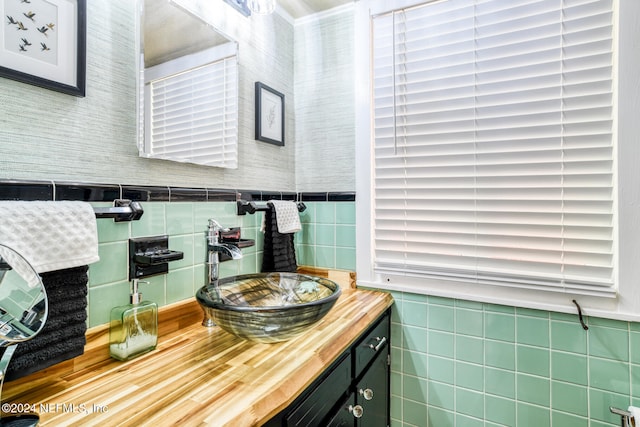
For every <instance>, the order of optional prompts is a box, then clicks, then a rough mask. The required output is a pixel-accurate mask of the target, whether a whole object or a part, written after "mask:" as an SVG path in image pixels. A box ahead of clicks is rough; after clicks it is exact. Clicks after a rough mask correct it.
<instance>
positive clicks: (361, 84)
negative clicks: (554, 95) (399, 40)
mask: <svg viewBox="0 0 640 427" xmlns="http://www.w3.org/2000/svg"><path fill="white" fill-rule="evenodd" d="M379 3H380V2H375V1H373V0H363V1H361V2H358V3H357V4H356V10H355V34H356V40H355V43H356V47H355V50H354V51H355V52H356V57H355V73H356V76H357V78H356V79H355V81H356V191H357V193H358V198H357V200H356V210H357V215H358V222H357V224H356V243H357V248H358V250H357V253H356V265H357V273H358V283H359V285H360V286H367V287H375V288H382V289H388V290H392V291H401V292H412V293H418V294H428V295H437V296H443V297H449V298H460V299H466V300H474V301H480V302H488V303H496V304H505V305H511V306H520V307H527V308H534V309H543V310H549V311H558V312H567V313H575V311H576V307H575V305H574V304H573V302H572V300H573V299H577V300H578V301H579V303H580V305H581V306H582V307H583V308H584V309H585V313H586V314H587V315H594V316H599V317H608V318H615V319H621V320H640V310H637V309H636V308H637V307H640V286H638V283H637V281H638V278H639V277H640V263H639V262H638V261H637V260H635V259H634V254H640V239H638V237H640V221H638V219H637V216H638V214H636V213H635V212H637V211H638V207H639V206H640V168H638V167H637V165H636V164H635V162H634V159H639V158H640V148H639V146H640V136H639V135H640V132H639V131H640V129H638V127H639V126H638V125H637V122H638V121H637V118H636V117H635V116H636V113H635V112H636V111H640V106H639V105H640V77H639V76H638V73H637V70H638V69H640V59H638V58H636V55H635V52H636V51H637V46H636V45H635V40H639V39H640V29H639V28H638V26H637V25H636V22H637V19H638V18H640V2H621V1H619V0H614V9H615V12H616V17H617V19H616V21H617V23H616V25H615V27H614V28H615V29H616V30H617V31H616V34H615V35H614V46H615V48H614V51H615V52H614V63H617V67H616V72H615V74H614V85H616V90H615V91H614V92H615V93H618V94H625V96H624V97H620V99H616V100H615V101H616V103H617V110H616V111H615V113H614V119H615V123H614V141H616V142H615V144H614V145H615V147H614V153H615V158H616V162H617V165H616V166H617V167H616V169H615V172H616V173H615V177H614V181H615V182H614V186H615V191H616V196H617V211H616V212H615V214H616V217H617V218H616V228H617V230H618V236H617V238H616V244H617V246H616V248H615V261H614V266H615V278H614V279H615V282H616V283H617V284H618V295H617V297H616V298H603V297H591V296H584V295H573V296H572V295H571V294H558V293H554V292H540V291H532V290H527V289H519V288H512V287H504V286H491V285H475V284H469V283H463V282H454V281H448V280H436V279H424V278H419V277H412V276H411V275H408V274H404V275H403V274H378V273H376V272H375V271H374V262H373V260H374V255H373V252H374V241H373V237H374V236H373V230H374V220H373V199H372V196H373V191H372V185H373V179H372V177H373V153H372V147H373V145H372V143H371V137H372V125H371V112H370V109H371V107H370V105H371V93H372V82H371V79H370V63H371V47H370V36H371V28H370V16H371V15H375V14H379V13H384V12H388V11H390V10H394V9H398V8H403V7H409V6H412V5H415V4H420V3H423V2H420V1H416V0H395V1H390V2H384V3H385V4H384V5H382V4H379ZM631 3H635V4H631ZM634 236H635V238H634Z"/></svg>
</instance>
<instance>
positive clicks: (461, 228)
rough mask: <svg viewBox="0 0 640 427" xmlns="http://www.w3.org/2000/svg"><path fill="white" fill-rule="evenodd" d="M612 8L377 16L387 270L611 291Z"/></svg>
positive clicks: (500, 8)
mask: <svg viewBox="0 0 640 427" xmlns="http://www.w3.org/2000/svg"><path fill="white" fill-rule="evenodd" d="M612 8H613V4H612V0H597V1H596V0H564V1H563V0H540V1H532V0H476V1H474V0H449V1H440V2H431V3H425V4H423V5H420V6H416V7H412V8H409V9H405V10H397V11H394V12H392V13H387V14H383V15H379V16H375V17H372V43H373V64H372V66H373V98H374V106H373V135H374V145H375V147H374V183H373V199H374V200H373V202H374V204H375V211H374V215H375V216H374V222H375V238H374V242H375V251H374V257H375V270H376V271H377V272H379V273H389V274H405V275H415V276H418V277H429V278H442V279H453V280H462V281H472V282H475V283H486V284H493V285H505V286H520V287H526V288H532V289H548V290H553V291H565V292H571V293H585V294H594V295H611V294H613V293H615V288H616V286H615V283H614V267H615V257H614V252H613V248H614V224H615V221H614V202H615V201H614V188H613V185H614V164H613V159H614V146H613V128H614V127H613V109H614V105H613V99H614V96H613V82H612V78H613V11H612Z"/></svg>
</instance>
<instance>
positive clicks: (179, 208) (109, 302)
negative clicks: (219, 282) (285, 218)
mask: <svg viewBox="0 0 640 427" xmlns="http://www.w3.org/2000/svg"><path fill="white" fill-rule="evenodd" d="M94 205H95V206H110V204H105V203H94ZM143 208H144V215H143V216H142V218H141V219H140V220H138V221H132V222H114V221H113V220H110V219H101V220H99V221H98V240H99V254H100V261H99V262H97V263H95V264H92V265H90V266H89V297H88V299H89V324H88V326H89V327H92V326H97V325H101V324H103V323H107V322H108V321H109V313H110V310H111V308H113V307H116V306H118V305H122V304H127V303H128V302H129V281H128V271H129V270H128V268H129V267H128V239H129V238H131V237H144V236H157V235H164V234H166V235H168V236H169V248H170V249H172V250H177V251H182V252H184V259H182V260H180V261H174V262H171V263H169V273H168V274H164V275H159V276H153V277H148V278H145V279H144V280H145V281H146V282H148V283H141V284H140V290H141V292H142V295H143V298H144V299H146V300H150V301H153V302H155V303H157V304H158V305H160V306H163V305H167V304H171V303H174V302H177V301H181V300H184V299H187V298H191V297H193V296H194V295H195V292H196V290H197V289H198V288H199V287H201V286H202V285H203V284H204V282H205V265H204V262H205V259H206V244H205V230H206V228H207V221H208V219H209V218H215V219H216V220H217V221H218V222H220V223H221V224H222V225H224V226H225V227H242V234H243V237H244V238H250V239H254V240H256V241H257V242H256V245H255V246H253V247H249V248H245V249H243V258H242V259H240V260H237V261H230V262H224V263H222V264H221V265H220V275H221V277H225V276H231V275H234V274H245V273H255V272H257V271H260V265H259V262H260V263H261V262H262V258H261V256H259V255H260V254H261V253H262V242H263V239H262V233H260V232H259V227H260V222H261V220H262V214H256V215H246V216H238V215H236V203H235V202H210V203H204V202H194V203H189V202H177V203H176V202H173V203H169V202H166V203H165V202H145V203H143Z"/></svg>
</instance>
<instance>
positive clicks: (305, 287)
mask: <svg viewBox="0 0 640 427" xmlns="http://www.w3.org/2000/svg"><path fill="white" fill-rule="evenodd" d="M340 293H341V291H340V286H339V285H338V284H337V283H335V282H333V281H331V280H328V279H324V278H321V277H315V276H307V275H302V274H297V273H258V274H245V275H241V276H233V277H228V278H224V279H220V280H218V283H217V285H216V284H210V285H206V286H203V287H202V288H200V290H198V292H197V293H196V299H197V300H198V303H200V306H201V307H202V309H203V310H204V313H205V323H206V322H207V320H208V319H211V320H213V322H214V323H215V324H217V325H218V326H220V327H221V328H222V329H224V330H225V331H227V332H229V333H232V334H234V335H236V336H238V337H240V338H244V339H247V340H250V341H257V342H263V343H273V342H279V341H286V340H289V339H291V338H293V337H296V336H298V335H300V334H302V333H303V332H304V331H306V330H308V329H309V328H310V327H311V326H313V325H314V324H315V323H316V322H318V321H319V320H320V319H322V318H323V317H324V316H325V315H326V314H327V312H328V311H329V310H331V308H332V307H333V305H334V304H335V302H336V300H337V299H338V297H339V296H340Z"/></svg>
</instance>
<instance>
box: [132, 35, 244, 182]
mask: <svg viewBox="0 0 640 427" xmlns="http://www.w3.org/2000/svg"><path fill="white" fill-rule="evenodd" d="M236 49H237V48H236V45H235V43H230V44H228V45H223V46H222V47H216V48H212V49H207V50H205V51H202V52H199V53H197V54H193V55H189V56H186V57H182V58H178V59H175V60H172V61H169V62H166V63H163V64H160V65H158V66H155V67H151V68H149V69H147V70H146V71H145V78H146V80H147V81H146V84H145V88H146V89H145V109H144V110H145V114H146V119H145V132H144V134H145V143H144V147H143V151H142V153H141V154H142V155H145V156H147V157H153V158H159V159H166V160H176V161H181V162H189V163H195V164H200V165H206V166H218V167H224V168H232V169H236V168H237V167H238V61H237V55H236Z"/></svg>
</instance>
